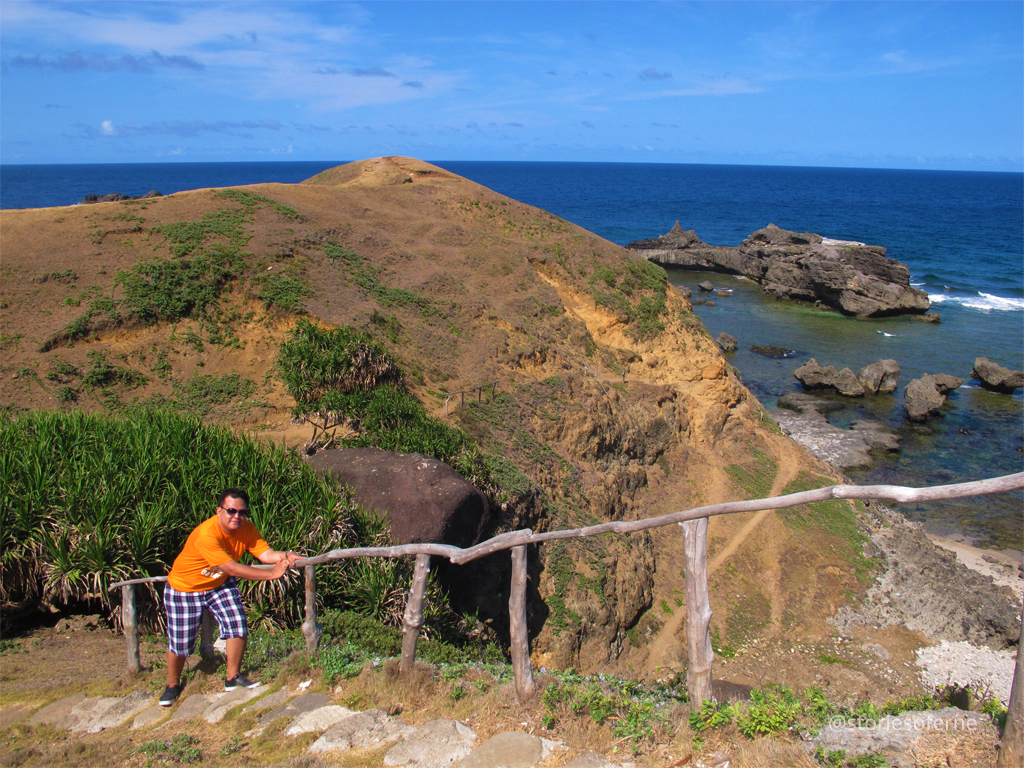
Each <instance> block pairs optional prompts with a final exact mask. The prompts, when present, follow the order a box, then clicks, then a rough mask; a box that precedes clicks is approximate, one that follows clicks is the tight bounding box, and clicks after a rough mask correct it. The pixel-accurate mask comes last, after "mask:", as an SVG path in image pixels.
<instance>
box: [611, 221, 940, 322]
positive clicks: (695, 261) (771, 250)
mask: <svg viewBox="0 0 1024 768" xmlns="http://www.w3.org/2000/svg"><path fill="white" fill-rule="evenodd" d="M626 247H627V248H629V249H630V250H633V251H635V252H636V253H637V254H639V255H642V256H644V258H647V259H650V260H651V261H656V262H658V263H659V264H665V265H668V266H675V267H681V268H684V269H701V270H714V271H716V272H727V273H730V274H740V275H745V276H746V277H749V278H752V279H754V280H757V281H758V282H759V283H761V286H762V288H763V289H764V290H765V292H766V293H770V294H771V295H773V296H776V297H778V298H785V299H795V300H799V301H808V302H813V303H819V304H822V305H824V306H828V307H831V308H833V309H837V310H839V311H840V312H842V313H844V314H847V315H858V316H865V317H881V316H885V315H898V314H919V313H923V312H926V311H927V310H928V309H929V307H930V306H931V302H930V301H929V300H928V294H926V293H925V292H924V291H920V290H918V289H916V288H912V287H911V286H910V270H909V269H908V268H907V265H906V264H903V263H901V262H899V261H896V260H894V259H890V258H888V257H886V255H885V254H886V250H885V248H883V247H881V246H877V245H865V244H864V243H857V242H853V241H847V240H831V239H828V238H823V237H821V236H820V235H816V234H813V233H811V232H803V233H798V232H790V231H788V230H785V229H781V228H780V227H777V226H775V225H774V224H769V225H768V226H767V227H765V228H764V229H759V230H758V231H757V232H754V233H753V234H752V235H750V237H748V238H747V239H746V240H744V241H743V242H742V243H741V244H740V245H739V246H738V247H735V248H733V247H729V246H717V245H708V244H707V243H704V242H702V241H701V240H700V238H698V237H697V235H696V233H695V232H694V231H693V230H687V231H684V230H683V228H682V227H681V226H680V225H679V222H676V225H675V226H674V227H673V228H672V230H671V231H670V232H669V233H668V234H666V235H663V236H662V237H659V238H653V239H648V240H637V241H635V242H632V243H629V244H628V245H627V246H626Z"/></svg>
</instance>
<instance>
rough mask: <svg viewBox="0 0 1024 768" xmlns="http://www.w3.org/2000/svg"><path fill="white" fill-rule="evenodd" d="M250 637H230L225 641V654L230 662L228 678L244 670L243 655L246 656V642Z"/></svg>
mask: <svg viewBox="0 0 1024 768" xmlns="http://www.w3.org/2000/svg"><path fill="white" fill-rule="evenodd" d="M247 639H248V638H245V637H229V638H228V639H226V640H225V641H224V645H225V646H226V648H225V649H224V650H225V655H226V656H227V662H228V680H230V679H231V678H233V677H236V676H238V674H239V673H240V672H241V671H242V657H243V656H245V644H246V641H247Z"/></svg>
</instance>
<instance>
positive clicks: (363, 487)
mask: <svg viewBox="0 0 1024 768" xmlns="http://www.w3.org/2000/svg"><path fill="white" fill-rule="evenodd" d="M310 464H311V465H312V466H313V468H314V469H316V471H317V472H319V473H320V474H327V473H330V474H331V476H332V477H333V478H334V479H335V480H337V481H338V482H340V483H343V484H345V485H348V486H349V487H350V488H351V489H352V491H353V493H354V498H355V500H356V501H357V502H358V503H359V504H361V505H362V506H363V507H364V508H365V509H367V510H376V511H378V512H380V513H381V514H383V516H384V518H385V519H386V520H387V522H388V524H389V526H390V527H391V536H392V538H393V539H394V541H395V543H397V544H412V543H425V542H437V543H440V544H453V545H454V546H457V547H469V546H472V545H473V544H476V543H477V542H478V541H479V540H480V537H481V535H483V533H484V531H485V529H486V527H487V524H488V523H489V522H490V510H489V508H488V504H487V497H486V496H484V495H483V494H482V493H481V492H480V491H479V490H478V489H477V488H476V486H474V485H472V484H471V483H468V482H466V481H465V480H463V479H462V478H461V477H459V475H458V474H457V473H456V472H455V470H454V469H452V468H451V467H449V466H448V465H447V464H445V463H443V462H440V461H437V460H436V459H428V458H427V457H426V456H422V455H421V454H418V453H394V452H391V451H382V450H380V449H379V448H347V449H341V450H328V451H320V452H319V453H317V454H316V455H315V456H313V457H312V458H311V459H310Z"/></svg>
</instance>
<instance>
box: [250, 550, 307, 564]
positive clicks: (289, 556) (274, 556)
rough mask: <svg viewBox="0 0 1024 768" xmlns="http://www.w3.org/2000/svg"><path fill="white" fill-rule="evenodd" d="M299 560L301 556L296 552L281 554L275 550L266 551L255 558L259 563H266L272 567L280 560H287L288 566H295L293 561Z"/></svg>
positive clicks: (289, 551) (288, 551)
mask: <svg viewBox="0 0 1024 768" xmlns="http://www.w3.org/2000/svg"><path fill="white" fill-rule="evenodd" d="M301 559H302V555H300V554H299V553H297V552H292V551H291V550H290V549H289V550H287V551H286V552H281V551H279V550H276V549H268V550H266V551H265V552H264V553H263V554H261V555H260V556H259V557H258V558H257V560H259V561H260V562H261V563H266V564H267V565H273V564H274V563H279V562H281V561H282V560H287V561H288V565H295V561H296V560H301Z"/></svg>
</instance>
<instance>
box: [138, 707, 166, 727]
mask: <svg viewBox="0 0 1024 768" xmlns="http://www.w3.org/2000/svg"><path fill="white" fill-rule="evenodd" d="M166 714H168V708H167V707H161V706H160V705H159V704H154V705H153V706H152V707H150V708H149V709H144V710H142V711H141V712H139V714H137V715H136V716H135V719H134V720H132V728H133V729H136V728H148V727H149V726H151V725H152V724H153V723H155V722H156V721H157V720H160V719H161V718H162V717H163V716H164V715H166Z"/></svg>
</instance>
